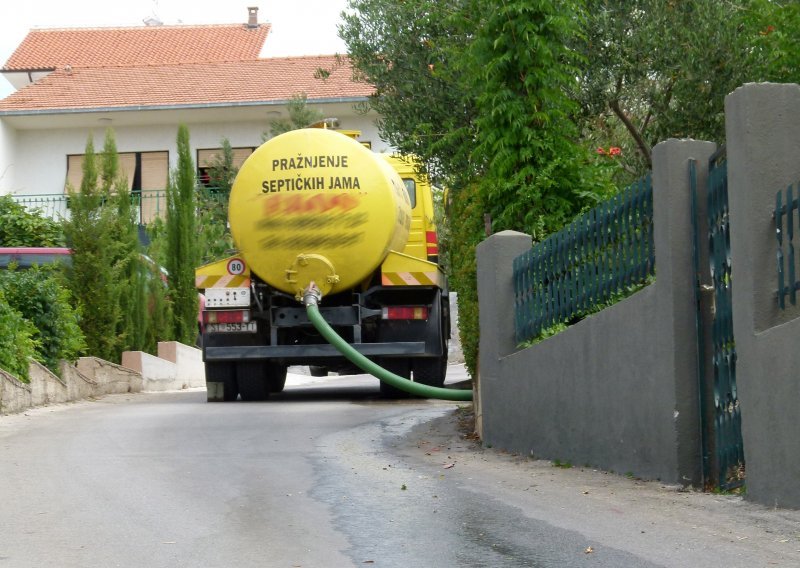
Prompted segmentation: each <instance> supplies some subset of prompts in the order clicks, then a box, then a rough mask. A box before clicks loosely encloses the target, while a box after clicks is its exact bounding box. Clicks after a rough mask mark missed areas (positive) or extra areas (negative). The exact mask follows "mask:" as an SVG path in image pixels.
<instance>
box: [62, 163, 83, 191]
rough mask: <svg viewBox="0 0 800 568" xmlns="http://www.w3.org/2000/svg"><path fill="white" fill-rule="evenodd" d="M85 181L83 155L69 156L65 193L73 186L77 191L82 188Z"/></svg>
mask: <svg viewBox="0 0 800 568" xmlns="http://www.w3.org/2000/svg"><path fill="white" fill-rule="evenodd" d="M81 181H83V155H74V156H67V181H66V182H65V183H64V193H67V188H68V187H69V186H72V189H73V191H75V192H76V193H77V192H79V191H80V190H81Z"/></svg>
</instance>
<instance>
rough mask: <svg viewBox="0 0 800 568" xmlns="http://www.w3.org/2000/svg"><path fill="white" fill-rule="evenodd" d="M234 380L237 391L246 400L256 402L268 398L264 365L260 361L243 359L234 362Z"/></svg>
mask: <svg viewBox="0 0 800 568" xmlns="http://www.w3.org/2000/svg"><path fill="white" fill-rule="evenodd" d="M236 382H237V383H238V384H239V393H240V394H241V395H242V400H244V401H246V402H258V401H261V400H267V398H269V392H270V391H269V385H268V382H267V374H266V365H265V364H264V363H263V362H261V361H245V362H241V363H237V364H236Z"/></svg>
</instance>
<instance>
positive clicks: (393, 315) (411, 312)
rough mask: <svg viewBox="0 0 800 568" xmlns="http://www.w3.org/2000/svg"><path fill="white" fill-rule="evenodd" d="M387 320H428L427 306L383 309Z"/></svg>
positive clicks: (384, 317)
mask: <svg viewBox="0 0 800 568" xmlns="http://www.w3.org/2000/svg"><path fill="white" fill-rule="evenodd" d="M382 317H383V319H385V320H426V319H428V307H427V306H393V307H391V308H383V315H382Z"/></svg>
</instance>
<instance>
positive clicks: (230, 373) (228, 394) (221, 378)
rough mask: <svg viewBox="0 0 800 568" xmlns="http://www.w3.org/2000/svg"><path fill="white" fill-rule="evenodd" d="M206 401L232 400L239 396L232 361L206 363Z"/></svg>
mask: <svg viewBox="0 0 800 568" xmlns="http://www.w3.org/2000/svg"><path fill="white" fill-rule="evenodd" d="M206 390H207V400H208V402H232V401H234V400H236V399H237V397H238V396H239V388H238V385H237V383H236V366H235V364H234V363H206Z"/></svg>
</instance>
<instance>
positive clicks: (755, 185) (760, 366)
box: [725, 83, 800, 507]
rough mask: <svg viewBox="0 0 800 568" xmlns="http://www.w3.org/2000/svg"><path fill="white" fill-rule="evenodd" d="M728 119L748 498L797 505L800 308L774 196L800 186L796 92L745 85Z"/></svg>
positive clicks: (799, 92) (799, 90)
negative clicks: (793, 299) (781, 250)
mask: <svg viewBox="0 0 800 568" xmlns="http://www.w3.org/2000/svg"><path fill="white" fill-rule="evenodd" d="M725 119H726V122H725V130H726V138H727V151H728V200H729V206H730V221H731V235H730V238H731V280H732V283H733V329H734V337H735V340H736V351H737V355H738V362H737V385H738V397H739V401H740V402H741V408H742V411H741V412H742V440H743V443H744V454H745V466H746V471H747V481H746V483H747V496H748V498H749V499H753V500H754V501H758V502H761V503H764V504H767V505H777V506H785V507H800V485H798V483H797V480H798V479H800V451H798V442H797V422H798V416H800V411H799V410H798V408H800V379H799V378H798V377H800V375H799V374H798V369H800V348H798V341H799V340H800V318H799V317H798V316H800V307H798V306H791V305H790V304H789V302H788V301H787V302H786V310H781V309H779V307H778V303H777V298H776V291H777V287H778V284H777V283H778V276H777V265H776V251H777V247H778V243H777V240H776V236H775V223H774V221H773V219H772V212H773V210H774V208H775V194H776V193H777V191H778V190H784V193H785V190H786V187H787V186H788V185H789V184H794V185H795V187H797V182H798V181H799V180H800V86H798V85H794V84H791V85H781V84H774V83H760V84H747V85H744V86H742V87H740V88H738V89H736V91H734V92H733V93H731V94H730V95H728V97H727V98H726V99H725ZM797 194H798V193H797V190H795V195H797ZM785 221H786V219H785V218H784V225H785ZM796 223H797V220H796V217H795V229H797V225H796ZM796 254H797V253H795V255H796ZM795 261H796V262H797V257H796V258H795Z"/></svg>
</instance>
